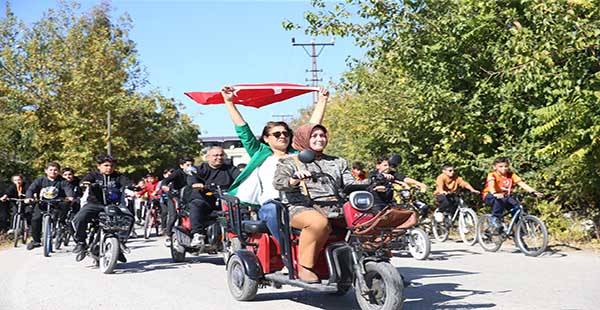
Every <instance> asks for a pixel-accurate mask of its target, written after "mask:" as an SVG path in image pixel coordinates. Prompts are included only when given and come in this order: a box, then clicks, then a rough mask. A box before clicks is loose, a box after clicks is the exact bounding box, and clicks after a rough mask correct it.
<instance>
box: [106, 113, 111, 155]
mask: <svg viewBox="0 0 600 310" xmlns="http://www.w3.org/2000/svg"><path fill="white" fill-rule="evenodd" d="M110 118H111V115H110V110H108V112H106V134H107V143H106V153H107V155H108V156H112V143H111V132H110V121H111V119H110Z"/></svg>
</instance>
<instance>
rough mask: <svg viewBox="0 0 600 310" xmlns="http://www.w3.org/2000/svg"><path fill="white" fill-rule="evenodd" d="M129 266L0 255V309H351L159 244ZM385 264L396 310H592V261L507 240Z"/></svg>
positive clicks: (18, 252)
mask: <svg viewBox="0 0 600 310" xmlns="http://www.w3.org/2000/svg"><path fill="white" fill-rule="evenodd" d="M130 247H131V249H132V253H131V254H130V255H128V259H129V262H128V263H126V264H120V265H119V266H118V269H117V271H116V273H115V274H113V275H104V274H101V273H100V272H99V271H98V270H97V269H95V268H93V266H92V262H91V260H90V259H89V258H87V259H86V260H84V261H83V262H79V263H77V262H75V258H74V255H72V254H71V253H70V250H71V248H70V247H69V248H68V249H67V250H61V251H59V252H58V253H55V254H54V255H53V256H52V257H50V258H45V257H44V256H43V254H42V250H41V249H35V250H33V251H31V252H28V251H26V250H25V249H24V247H20V248H17V249H9V250H3V251H0V310H9V309H10V310H37V309H40V310H41V309H44V310H53V309H56V310H59V309H60V310H71V309H76V310H86V309H127V310H153V309H164V310H167V309H169V310H170V309H260V310H268V309H286V310H292V309H357V308H358V307H357V304H356V302H355V300H354V295H353V293H352V291H351V292H350V293H348V294H347V295H346V296H343V297H333V296H329V295H325V294H317V293H310V292H304V291H302V290H298V289H295V288H290V287H284V288H283V289H279V290H276V289H273V288H268V289H262V290H259V295H258V296H257V299H256V301H254V302H246V303H240V302H237V301H235V300H234V299H233V298H232V297H231V296H230V294H229V291H228V289H227V283H226V274H225V268H224V266H223V263H222V261H221V259H220V258H219V257H212V256H200V257H191V258H189V259H188V262H186V263H177V264H175V263H171V261H170V257H169V251H168V249H167V248H165V247H164V246H162V239H156V238H154V239H150V240H143V239H137V240H132V241H131V243H130ZM392 262H393V264H394V265H395V266H397V268H398V270H399V271H400V272H401V273H402V274H403V275H404V276H405V278H406V279H408V280H410V281H411V282H412V285H411V287H409V288H407V290H406V295H407V299H406V301H405V306H404V309H565V310H572V309H590V310H592V309H600V255H598V254H594V253H589V252H581V251H569V252H556V253H553V252H548V253H545V254H544V255H543V256H541V257H538V258H530V257H525V256H524V255H522V254H520V253H519V252H518V251H517V250H516V248H515V247H514V246H513V245H512V242H506V243H505V244H504V246H503V248H502V249H501V250H500V252H498V253H485V252H483V251H482V250H481V248H480V247H479V246H474V247H469V246H465V245H463V244H462V243H455V242H453V241H448V242H446V243H442V244H436V243H434V244H433V245H432V255H431V258H430V259H429V260H426V261H417V260H415V259H413V258H411V257H409V256H406V255H398V256H396V257H394V258H393V261H392Z"/></svg>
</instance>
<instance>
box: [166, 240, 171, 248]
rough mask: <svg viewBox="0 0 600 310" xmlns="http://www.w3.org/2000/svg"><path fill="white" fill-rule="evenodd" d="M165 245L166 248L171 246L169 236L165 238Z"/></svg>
mask: <svg viewBox="0 0 600 310" xmlns="http://www.w3.org/2000/svg"><path fill="white" fill-rule="evenodd" d="M165 246H166V247H167V248H170V247H171V238H167V239H165Z"/></svg>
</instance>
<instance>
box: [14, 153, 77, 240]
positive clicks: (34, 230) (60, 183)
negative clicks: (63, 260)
mask: <svg viewBox="0 0 600 310" xmlns="http://www.w3.org/2000/svg"><path fill="white" fill-rule="evenodd" d="M59 171H60V165H59V164H58V163H56V162H50V163H48V164H47V165H46V169H45V170H44V172H45V175H44V176H41V177H38V178H37V179H35V180H34V181H33V182H32V183H31V185H30V186H29V188H27V192H26V193H25V197H26V199H25V203H32V202H33V201H34V196H37V197H38V198H40V199H42V197H43V196H44V194H45V193H46V192H53V193H55V194H56V197H57V198H65V201H63V202H59V203H58V210H57V211H58V218H59V220H64V218H65V216H66V214H67V212H68V210H69V207H70V204H69V203H70V202H73V201H74V200H75V193H74V192H73V188H72V187H71V185H70V184H69V183H68V182H66V181H65V180H64V179H63V178H62V177H61V176H60V175H59ZM42 208H43V206H42V205H41V204H36V205H35V206H34V208H33V216H32V217H31V237H32V239H33V240H32V241H31V242H29V243H28V244H27V250H33V249H34V248H36V247H39V246H41V244H42V243H41V239H42V211H45V210H42Z"/></svg>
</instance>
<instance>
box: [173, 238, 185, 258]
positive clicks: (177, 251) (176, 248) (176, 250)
mask: <svg viewBox="0 0 600 310" xmlns="http://www.w3.org/2000/svg"><path fill="white" fill-rule="evenodd" d="M171 259H172V260H173V262H174V263H182V262H185V249H183V251H182V249H181V246H180V245H179V242H178V241H177V237H176V236H175V234H173V237H171Z"/></svg>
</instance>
